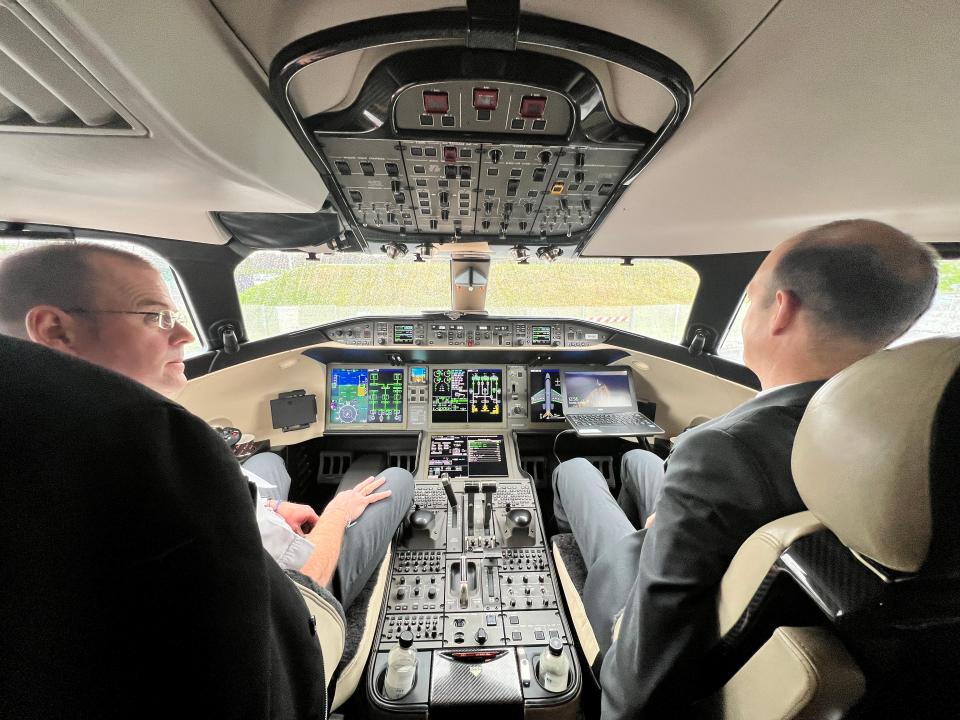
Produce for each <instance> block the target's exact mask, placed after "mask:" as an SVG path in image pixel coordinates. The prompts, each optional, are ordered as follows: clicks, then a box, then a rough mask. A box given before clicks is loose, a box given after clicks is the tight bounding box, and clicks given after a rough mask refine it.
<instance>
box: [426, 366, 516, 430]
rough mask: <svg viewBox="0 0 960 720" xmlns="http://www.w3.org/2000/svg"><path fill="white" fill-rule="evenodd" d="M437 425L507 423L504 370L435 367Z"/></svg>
mask: <svg viewBox="0 0 960 720" xmlns="http://www.w3.org/2000/svg"><path fill="white" fill-rule="evenodd" d="M430 395H431V403H432V404H431V410H432V412H431V419H432V421H433V422H435V423H473V422H502V421H503V371H502V370H500V369H465V368H434V369H433V373H432V376H431V383H430Z"/></svg>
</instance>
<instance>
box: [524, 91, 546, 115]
mask: <svg viewBox="0 0 960 720" xmlns="http://www.w3.org/2000/svg"><path fill="white" fill-rule="evenodd" d="M546 109H547V99H546V98H545V97H542V96H540V95H524V96H523V99H521V100H520V117H525V118H542V117H543V111H544V110H546Z"/></svg>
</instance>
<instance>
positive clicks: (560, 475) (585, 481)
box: [553, 457, 607, 498]
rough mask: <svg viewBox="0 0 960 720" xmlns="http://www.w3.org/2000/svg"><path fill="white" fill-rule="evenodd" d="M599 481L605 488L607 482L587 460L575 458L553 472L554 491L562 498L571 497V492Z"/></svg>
mask: <svg viewBox="0 0 960 720" xmlns="http://www.w3.org/2000/svg"><path fill="white" fill-rule="evenodd" d="M598 480H599V482H600V483H602V484H603V485H604V486H605V485H606V482H607V481H606V480H604V478H603V475H601V474H600V471H599V470H597V468H595V467H594V466H593V464H592V463H591V462H590V461H589V460H587V459H586V458H580V457H578V458H573V459H572V460H566V461H565V462H562V463H560V464H559V465H557V467H556V468H554V470H553V491H554V493H556V494H557V495H559V496H560V497H561V498H562V497H569V495H570V494H571V492H576V491H577V490H582V489H583V488H584V487H586V486H587V485H590V484H596V483H597V481H598Z"/></svg>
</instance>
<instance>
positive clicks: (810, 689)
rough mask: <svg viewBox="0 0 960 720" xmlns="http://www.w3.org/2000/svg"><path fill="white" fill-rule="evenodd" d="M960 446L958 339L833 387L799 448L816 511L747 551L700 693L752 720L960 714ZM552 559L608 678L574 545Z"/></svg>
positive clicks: (723, 603)
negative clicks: (582, 596)
mask: <svg viewBox="0 0 960 720" xmlns="http://www.w3.org/2000/svg"><path fill="white" fill-rule="evenodd" d="M958 437H960V338H957V337H940V338H932V339H928V340H923V341H920V342H917V343H913V344H909V345H903V346H900V347H898V348H895V349H889V350H884V351H881V352H879V353H876V354H874V355H872V356H870V357H867V358H865V359H863V360H861V361H860V362H858V363H856V364H854V365H853V366H851V367H849V368H847V369H846V370H844V371H843V372H841V373H839V374H838V375H836V376H835V377H833V378H832V379H831V380H830V381H828V382H827V383H826V384H825V385H824V386H823V387H822V388H821V389H820V390H819V391H818V392H817V394H816V395H815V396H814V398H813V399H812V400H811V402H810V404H809V406H808V408H807V410H806V413H805V414H804V417H803V420H802V421H801V423H800V426H799V429H798V432H797V436H796V440H795V443H794V448H793V459H792V468H793V475H794V480H795V482H796V484H797V489H798V491H799V493H800V496H801V497H802V498H803V501H804V503H805V504H806V505H807V507H808V508H809V510H808V511H806V512H801V513H796V514H794V515H790V516H787V517H784V518H781V519H779V520H776V521H774V522H772V523H769V524H767V525H765V526H764V527H762V528H760V529H758V530H757V531H756V532H754V533H753V535H751V536H750V537H749V538H748V539H747V540H746V542H744V544H743V545H742V546H741V548H740V550H739V551H738V552H737V554H736V555H735V556H734V558H733V560H732V562H731V564H730V567H729V568H728V570H727V572H726V574H725V576H724V577H723V580H722V582H721V586H720V590H719V592H718V597H717V612H718V621H719V629H720V639H719V641H718V643H717V644H716V646H715V647H714V648H713V649H712V650H711V651H710V652H709V654H708V656H707V657H706V658H705V660H704V663H703V666H702V668H701V673H700V676H701V678H702V679H703V684H702V686H700V687H697V688H691V695H693V696H695V697H701V698H703V700H704V702H703V703H702V704H703V706H704V707H707V706H710V707H714V708H715V707H717V706H718V705H719V706H721V707H722V708H723V717H725V718H737V719H739V720H747V719H755V720H765V719H768V718H784V719H788V718H806V719H813V720H816V719H820V718H840V717H848V718H867V717H869V718H902V717H911V718H943V717H958V716H960V692H958V688H957V683H956V668H957V661H958V660H960V523H958V522H957V518H958V517H960V487H958V482H957V481H958V480H960V472H958V470H957V468H958V467H960V442H958V441H957V438H958ZM553 554H554V558H555V560H556V564H557V571H558V575H559V578H560V581H561V585H562V587H563V591H564V594H565V596H566V599H567V602H568V606H569V609H570V614H571V618H572V620H573V624H574V626H575V628H576V632H577V635H578V638H579V640H580V643H581V646H582V648H583V652H584V654H585V656H586V659H587V661H588V663H589V664H590V665H591V666H593V667H594V668H597V667H599V663H598V660H599V659H600V658H599V657H598V655H599V650H598V643H597V641H596V636H595V635H594V633H593V629H592V628H591V627H590V624H589V622H588V620H587V617H586V613H585V611H584V609H583V603H582V601H581V600H580V593H581V591H582V587H583V581H584V579H585V577H586V569H585V567H584V565H583V561H582V559H581V558H580V555H579V551H578V549H577V545H576V543H575V541H574V540H573V536H572V535H559V536H556V537H555V538H554V539H553ZM618 630H619V627H615V628H614V635H615V636H616V634H617V632H618Z"/></svg>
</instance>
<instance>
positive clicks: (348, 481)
mask: <svg viewBox="0 0 960 720" xmlns="http://www.w3.org/2000/svg"><path fill="white" fill-rule="evenodd" d="M378 462H382V460H380V459H379V458H378ZM378 469H379V468H370V469H369V470H368V469H367V468H365V467H363V463H362V462H361V463H355V464H354V465H352V466H351V468H350V473H349V474H348V475H345V476H344V478H343V481H342V482H341V483H340V488H339V490H340V491H343V490H347V489H349V488H352V487H354V486H355V485H356V484H357V483H359V482H361V481H363V480H366V479H367V478H368V477H370V476H371V475H375V476H376V477H382V478H384V479H386V482H385V483H384V484H383V485H382V486H381V487H379V488H377V489H376V490H375V491H374V492H382V491H383V490H390V491H391V492H392V493H393V494H392V495H391V496H390V497H388V498H386V499H384V500H380V501H378V502H375V503H373V504H372V505H368V506H367V509H366V510H364V511H363V514H362V515H361V516H360V518H359V519H358V520H357V522H356V523H355V524H353V525H351V526H350V527H348V528H347V530H346V532H345V533H344V535H343V545H342V546H341V548H340V559H339V560H338V561H337V572H336V575H335V576H334V579H333V588H332V589H333V592H334V594H335V595H336V596H337V597H338V598H339V599H340V602H341V603H342V604H343V608H344V610H346V609H347V608H348V607H350V604H351V603H352V602H353V601H354V600H356V599H357V596H358V595H359V594H360V593H361V591H362V590H363V588H364V587H366V585H367V582H368V581H369V580H370V576H371V575H373V572H374V570H376V569H377V567H378V566H379V565H380V562H381V561H382V560H383V556H384V553H386V552H387V546H388V545H390V541H391V540H392V538H393V534H394V533H395V532H396V530H397V527H398V526H399V525H400V523H401V522H402V521H403V518H404V517H405V516H406V514H407V513H408V512H409V511H410V506H411V505H412V504H413V491H414V481H413V475H411V474H410V473H409V472H408V471H406V470H404V469H403V468H398V467H391V468H386V469H385V470H381V471H380V472H377V470H378ZM354 470H357V471H359V472H354ZM361 475H362V477H361Z"/></svg>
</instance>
